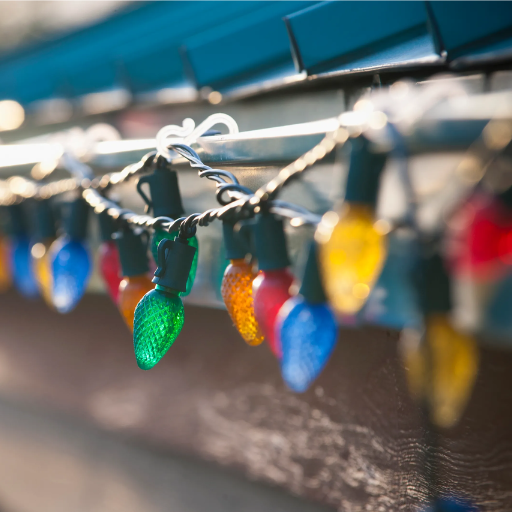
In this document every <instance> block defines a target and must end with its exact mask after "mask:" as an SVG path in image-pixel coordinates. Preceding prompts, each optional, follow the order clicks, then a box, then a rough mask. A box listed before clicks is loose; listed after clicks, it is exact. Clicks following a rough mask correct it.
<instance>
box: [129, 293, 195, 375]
mask: <svg viewBox="0 0 512 512" xmlns="http://www.w3.org/2000/svg"><path fill="white" fill-rule="evenodd" d="M184 322H185V311H184V308H183V303H182V302H181V299H180V297H179V295H178V294H177V293H169V292H166V291H164V290H162V289H159V288H158V285H157V288H156V289H154V290H151V291H150V292H149V293H147V294H146V295H144V297H143V298H142V300H141V301H140V302H139V304H138V305H137V308H136V309H135V319H134V324H133V327H134V329H133V345H134V350H135V358H136V359H137V365H138V366H139V368H141V369H142V370H150V369H151V368H153V366H155V365H156V364H157V363H158V362H159V361H160V359H162V357H163V356H164V355H165V354H166V352H167V351H168V350H169V348H170V347H171V346H172V344H173V343H174V341H175V340H176V338H177V337H178V335H179V333H180V332H181V329H182V328H183V324H184Z"/></svg>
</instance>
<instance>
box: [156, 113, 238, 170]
mask: <svg viewBox="0 0 512 512" xmlns="http://www.w3.org/2000/svg"><path fill="white" fill-rule="evenodd" d="M217 124H223V125H225V126H226V127H227V128H228V132H229V133H230V134H233V133H238V131H239V130H238V125H237V124H236V121H235V120H234V119H233V118H232V117H231V116H228V115H227V114H221V113H218V114H212V115H211V116H209V117H207V118H206V119H205V120H204V121H203V122H202V123H201V124H200V125H199V126H197V127H196V124H195V122H194V120H193V119H190V118H189V117H187V118H186V119H184V120H183V126H179V125H177V124H169V125H167V126H164V127H163V128H162V129H161V130H160V131H159V132H158V133H157V135H156V149H157V151H158V153H160V154H161V155H162V156H163V157H164V158H166V159H167V160H168V161H169V162H170V161H171V160H172V159H173V158H176V156H177V154H176V153H175V152H174V151H170V150H169V146H170V145H171V144H186V145H187V146H190V145H191V144H193V143H194V142H196V141H197V139H198V138H199V137H201V136H202V135H203V134H204V133H206V132H207V131H208V130H209V129H210V128H212V127H213V126H215V125H217Z"/></svg>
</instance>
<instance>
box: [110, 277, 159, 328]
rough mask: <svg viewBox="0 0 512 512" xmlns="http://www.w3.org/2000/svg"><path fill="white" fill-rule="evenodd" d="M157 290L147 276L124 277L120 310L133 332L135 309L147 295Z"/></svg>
mask: <svg viewBox="0 0 512 512" xmlns="http://www.w3.org/2000/svg"><path fill="white" fill-rule="evenodd" d="M154 288H155V285H154V284H153V283H152V282H151V279H149V277H148V276H146V275H145V274H143V275H140V276H130V277H124V278H123V280H122V281H121V283H120V284H119V299H118V304H117V306H118V308H119V311H120V312H121V315H122V316H123V319H124V321H125V322H126V325H127V326H128V327H129V328H130V330H131V331H133V318H134V316H135V308H136V307H137V304H138V303H139V302H140V300H141V299H142V297H144V295H146V293H148V292H150V291H151V290H153V289H154Z"/></svg>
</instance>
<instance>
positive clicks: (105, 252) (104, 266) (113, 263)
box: [98, 240, 122, 304]
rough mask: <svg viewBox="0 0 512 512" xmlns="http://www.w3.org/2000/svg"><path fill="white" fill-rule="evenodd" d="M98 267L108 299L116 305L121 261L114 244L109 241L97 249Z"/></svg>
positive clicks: (120, 278)
mask: <svg viewBox="0 0 512 512" xmlns="http://www.w3.org/2000/svg"><path fill="white" fill-rule="evenodd" d="M98 252H99V267H100V272H101V275H102V277H103V281H104V283H105V287H106V288H107V291H108V294H109V295H110V298H111V299H112V300H113V301H114V302H115V303H116V304H117V301H118V299H119V285H120V284H121V280H122V276H121V261H120V259H119V251H118V250H117V246H116V243H115V242H114V241H113V240H111V241H108V242H103V243H102V244H101V245H100V247H99V251H98Z"/></svg>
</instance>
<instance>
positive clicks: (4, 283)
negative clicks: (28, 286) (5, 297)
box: [0, 235, 11, 293]
mask: <svg viewBox="0 0 512 512" xmlns="http://www.w3.org/2000/svg"><path fill="white" fill-rule="evenodd" d="M10 251H11V248H10V244H9V240H8V238H7V237H5V236H1V235H0V293H4V292H6V291H7V290H8V289H9V287H10V286H11V263H10Z"/></svg>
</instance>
